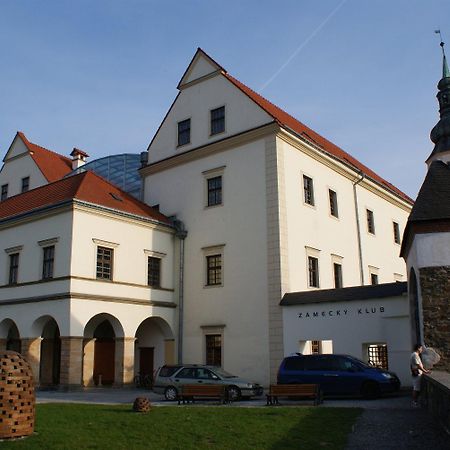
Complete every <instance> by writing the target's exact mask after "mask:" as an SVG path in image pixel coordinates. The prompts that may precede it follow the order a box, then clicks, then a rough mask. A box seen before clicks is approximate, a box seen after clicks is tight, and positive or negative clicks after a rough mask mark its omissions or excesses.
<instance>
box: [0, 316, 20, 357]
mask: <svg viewBox="0 0 450 450" xmlns="http://www.w3.org/2000/svg"><path fill="white" fill-rule="evenodd" d="M0 339H4V341H2V342H3V344H2V345H4V348H5V349H6V350H13V351H15V352H17V353H21V351H22V345H21V341H20V334H19V329H18V328H17V325H16V323H15V322H14V321H13V320H11V319H4V320H2V322H1V323H0Z"/></svg>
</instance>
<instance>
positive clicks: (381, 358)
mask: <svg viewBox="0 0 450 450" xmlns="http://www.w3.org/2000/svg"><path fill="white" fill-rule="evenodd" d="M367 351H368V355H367V356H368V361H369V364H371V365H372V366H375V367H378V368H379V369H384V370H388V369H389V364H388V349H387V345H386V344H370V345H369V346H368V348H367Z"/></svg>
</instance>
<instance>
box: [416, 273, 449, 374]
mask: <svg viewBox="0 0 450 450" xmlns="http://www.w3.org/2000/svg"><path fill="white" fill-rule="evenodd" d="M420 287H421V290H422V310H423V335H424V343H425V345H426V346H427V347H433V348H434V349H435V350H436V351H437V352H438V353H439V355H440V356H441V361H440V362H439V364H437V365H436V366H435V367H436V369H439V370H445V371H447V372H450V266H441V267H424V268H422V269H420Z"/></svg>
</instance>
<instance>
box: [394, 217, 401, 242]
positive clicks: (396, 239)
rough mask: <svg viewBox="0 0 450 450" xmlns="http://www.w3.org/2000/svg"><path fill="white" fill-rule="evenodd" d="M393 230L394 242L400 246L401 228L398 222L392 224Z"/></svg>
mask: <svg viewBox="0 0 450 450" xmlns="http://www.w3.org/2000/svg"><path fill="white" fill-rule="evenodd" d="M392 228H393V232H394V242H395V243H396V244H400V226H399V225H398V223H397V222H392Z"/></svg>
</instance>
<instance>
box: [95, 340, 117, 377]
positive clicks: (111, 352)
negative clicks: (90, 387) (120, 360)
mask: <svg viewBox="0 0 450 450" xmlns="http://www.w3.org/2000/svg"><path fill="white" fill-rule="evenodd" d="M115 350H116V342H115V340H114V339H111V338H97V340H96V341H95V347H94V383H95V384H99V375H101V376H102V377H101V383H102V384H113V383H114V365H115V353H116V352H115Z"/></svg>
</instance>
